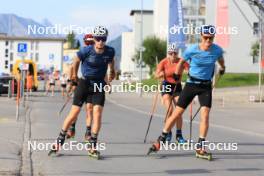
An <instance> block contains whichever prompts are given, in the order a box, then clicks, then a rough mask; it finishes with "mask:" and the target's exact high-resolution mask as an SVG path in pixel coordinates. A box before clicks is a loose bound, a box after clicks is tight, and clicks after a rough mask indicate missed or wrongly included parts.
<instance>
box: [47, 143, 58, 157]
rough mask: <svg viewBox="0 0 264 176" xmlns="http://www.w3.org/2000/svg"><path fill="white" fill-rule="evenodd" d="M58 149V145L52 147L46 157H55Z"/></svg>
mask: <svg viewBox="0 0 264 176" xmlns="http://www.w3.org/2000/svg"><path fill="white" fill-rule="evenodd" d="M59 149H60V145H58V144H54V145H52V147H51V150H50V151H49V153H48V156H51V155H53V154H55V155H56V154H57V153H58V151H59Z"/></svg>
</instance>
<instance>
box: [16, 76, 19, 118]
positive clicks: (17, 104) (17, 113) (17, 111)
mask: <svg viewBox="0 0 264 176" xmlns="http://www.w3.org/2000/svg"><path fill="white" fill-rule="evenodd" d="M19 104H20V80H18V81H17V101H16V121H18V120H19Z"/></svg>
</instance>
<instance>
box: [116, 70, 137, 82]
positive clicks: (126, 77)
mask: <svg viewBox="0 0 264 176" xmlns="http://www.w3.org/2000/svg"><path fill="white" fill-rule="evenodd" d="M119 79H120V81H122V82H127V83H131V82H137V81H139V78H138V77H136V76H135V75H134V74H133V73H130V72H126V73H124V74H122V75H121V76H120V77H119Z"/></svg>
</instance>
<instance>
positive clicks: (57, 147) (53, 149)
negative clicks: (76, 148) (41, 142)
mask: <svg viewBox="0 0 264 176" xmlns="http://www.w3.org/2000/svg"><path fill="white" fill-rule="evenodd" d="M65 136H66V132H65V131H61V132H60V134H59V137H58V138H57V141H56V144H53V145H52V147H51V150H50V151H49V153H48V156H51V155H52V154H57V153H58V151H59V150H60V148H61V146H62V145H63V144H64V142H65Z"/></svg>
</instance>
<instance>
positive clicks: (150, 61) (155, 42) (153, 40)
mask: <svg viewBox="0 0 264 176" xmlns="http://www.w3.org/2000/svg"><path fill="white" fill-rule="evenodd" d="M143 47H144V48H145V51H144V52H143V62H144V63H145V64H146V65H147V66H149V68H150V74H152V73H153V71H154V70H155V68H156V58H157V59H158V61H161V60H162V59H163V58H164V57H166V51H167V42H166V40H162V39H160V38H158V37H156V36H150V37H147V38H146V39H145V40H144V41H143ZM134 58H135V59H134V62H137V63H139V59H140V51H139V50H137V51H136V55H135V56H134Z"/></svg>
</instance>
